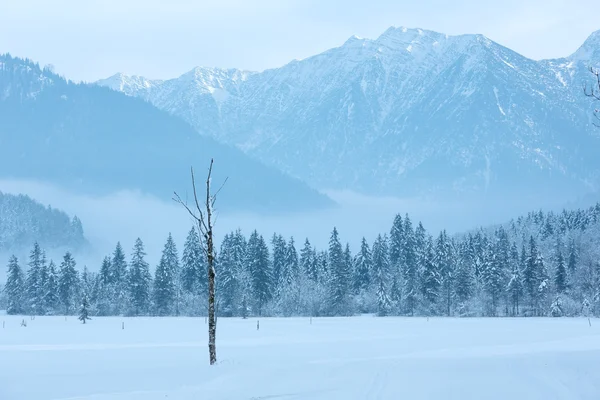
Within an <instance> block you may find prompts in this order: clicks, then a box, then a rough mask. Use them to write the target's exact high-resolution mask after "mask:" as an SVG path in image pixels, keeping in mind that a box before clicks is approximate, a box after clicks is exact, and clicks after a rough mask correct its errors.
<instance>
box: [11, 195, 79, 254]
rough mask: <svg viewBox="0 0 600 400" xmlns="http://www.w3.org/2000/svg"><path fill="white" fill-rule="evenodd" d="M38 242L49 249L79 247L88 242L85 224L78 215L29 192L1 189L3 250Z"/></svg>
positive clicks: (28, 245)
mask: <svg viewBox="0 0 600 400" xmlns="http://www.w3.org/2000/svg"><path fill="white" fill-rule="evenodd" d="M34 242H38V243H39V244H40V245H42V246H43V247H46V248H48V249H52V248H57V247H69V248H72V249H76V248H79V247H80V246H82V245H83V244H84V243H85V237H84V236H83V226H82V224H81V221H80V220H79V218H77V217H76V216H75V217H73V218H70V217H69V216H68V215H67V214H65V213H64V212H63V211H60V210H57V209H55V208H51V207H49V206H48V207H44V206H43V205H42V204H40V203H38V202H37V201H35V200H33V199H31V198H30V197H28V196H24V195H18V196H15V195H11V194H6V193H2V192H0V252H2V251H5V250H6V251H15V249H23V248H27V249H28V248H30V247H31V245H32V244H33V243H34Z"/></svg>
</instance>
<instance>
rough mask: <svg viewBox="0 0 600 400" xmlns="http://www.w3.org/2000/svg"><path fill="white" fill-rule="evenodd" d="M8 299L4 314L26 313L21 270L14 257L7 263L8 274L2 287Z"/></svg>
mask: <svg viewBox="0 0 600 400" xmlns="http://www.w3.org/2000/svg"><path fill="white" fill-rule="evenodd" d="M4 290H5V291H6V295H7V298H8V307H7V308H6V312H7V313H8V314H9V315H16V314H23V313H25V311H26V297H25V282H24V277H23V270H22V269H21V267H20V266H19V261H18V259H17V257H15V256H14V255H13V256H11V257H10V259H9V261H8V273H7V276H6V285H5V287H4Z"/></svg>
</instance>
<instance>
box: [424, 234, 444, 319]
mask: <svg viewBox="0 0 600 400" xmlns="http://www.w3.org/2000/svg"><path fill="white" fill-rule="evenodd" d="M440 283H441V282H440V275H439V272H438V269H437V267H436V265H435V247H434V244H433V238H432V237H431V236H428V237H427V242H426V247H425V254H424V259H423V278H422V286H421V292H422V293H423V300H424V302H425V309H426V312H427V315H432V314H435V313H436V312H435V309H436V306H437V303H438V300H439V295H440Z"/></svg>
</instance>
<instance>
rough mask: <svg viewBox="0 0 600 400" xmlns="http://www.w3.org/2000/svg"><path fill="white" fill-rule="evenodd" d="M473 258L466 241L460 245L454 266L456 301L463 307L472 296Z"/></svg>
mask: <svg viewBox="0 0 600 400" xmlns="http://www.w3.org/2000/svg"><path fill="white" fill-rule="evenodd" d="M472 266H473V258H472V257H471V252H470V251H469V243H468V239H467V240H465V241H464V242H462V243H461V244H460V248H459V255H458V263H457V266H456V280H455V282H456V286H455V290H454V292H455V294H456V300H457V301H458V303H459V305H460V306H464V305H465V303H466V302H467V301H469V300H470V299H471V296H472V295H473V268H472Z"/></svg>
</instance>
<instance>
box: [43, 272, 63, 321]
mask: <svg viewBox="0 0 600 400" xmlns="http://www.w3.org/2000/svg"><path fill="white" fill-rule="evenodd" d="M59 302H60V298H59V296H58V271H57V270H56V265H55V264H54V261H50V265H49V266H48V280H47V282H46V287H45V291H44V307H45V308H46V311H47V313H50V314H54V313H56V311H57V308H58V304H59Z"/></svg>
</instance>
